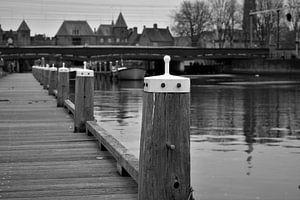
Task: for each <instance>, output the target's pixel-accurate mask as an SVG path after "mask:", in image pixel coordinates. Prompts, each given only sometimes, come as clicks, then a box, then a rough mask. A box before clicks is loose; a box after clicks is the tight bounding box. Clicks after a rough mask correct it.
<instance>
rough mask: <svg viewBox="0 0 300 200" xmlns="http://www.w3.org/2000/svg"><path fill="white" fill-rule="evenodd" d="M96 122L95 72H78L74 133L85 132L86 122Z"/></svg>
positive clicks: (85, 70)
mask: <svg viewBox="0 0 300 200" xmlns="http://www.w3.org/2000/svg"><path fill="white" fill-rule="evenodd" d="M92 120H94V71H93V70H87V69H86V62H84V69H83V70H77V71H76V83H75V119H74V131H75V132H85V123H86V121H92Z"/></svg>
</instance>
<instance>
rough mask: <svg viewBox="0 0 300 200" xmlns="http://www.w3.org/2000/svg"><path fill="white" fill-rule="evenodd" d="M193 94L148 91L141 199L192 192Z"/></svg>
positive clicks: (183, 196) (182, 196) (184, 195)
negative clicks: (191, 133)
mask: <svg viewBox="0 0 300 200" xmlns="http://www.w3.org/2000/svg"><path fill="white" fill-rule="evenodd" d="M189 105H190V96H189V93H150V92H145V93H144V99H143V117H142V133H141V143H140V160H139V182H138V185H139V194H138V195H139V199H140V200H142V199H143V200H156V199H166V200H171V199H174V200H175V199H176V200H177V199H178V200H179V199H188V196H189V195H190V140H189V137H190V133H189V129H190V128H189V127H190V126H189V122H190V121H189Z"/></svg>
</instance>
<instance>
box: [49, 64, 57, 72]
mask: <svg viewBox="0 0 300 200" xmlns="http://www.w3.org/2000/svg"><path fill="white" fill-rule="evenodd" d="M49 70H50V71H53V72H54V71H57V68H56V67H54V64H52V67H51V68H50V69H49Z"/></svg>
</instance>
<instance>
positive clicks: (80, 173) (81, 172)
mask: <svg viewBox="0 0 300 200" xmlns="http://www.w3.org/2000/svg"><path fill="white" fill-rule="evenodd" d="M0 138H1V139H0V155H1V157H0V200H1V199H19V198H22V199H45V200H46V199H47V200H49V199H50V200H51V199H56V200H57V199H58V200H60V199H72V200H77V199H85V200H89V199H137V185H136V183H135V182H134V181H133V180H132V178H130V177H121V176H119V175H118V173H117V169H116V161H115V160H114V159H113V157H112V156H111V155H110V154H109V153H107V152H103V151H99V149H98V145H97V142H96V141H95V140H94V138H92V137H89V136H87V135H86V134H83V133H73V120H72V118H71V117H70V116H69V115H68V114H67V112H66V111H65V110H64V109H62V108H57V107H56V101H55V99H54V98H53V97H51V96H48V94H47V91H46V90H42V87H41V86H40V85H39V84H38V82H36V81H35V80H34V78H33V76H32V75H31V74H12V75H8V76H7V77H4V78H2V79H0Z"/></svg>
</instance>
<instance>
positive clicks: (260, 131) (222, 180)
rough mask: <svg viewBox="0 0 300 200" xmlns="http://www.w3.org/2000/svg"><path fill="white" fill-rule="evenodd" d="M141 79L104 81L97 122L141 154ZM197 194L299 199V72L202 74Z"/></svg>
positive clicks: (195, 147)
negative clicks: (290, 74) (292, 74)
mask: <svg viewBox="0 0 300 200" xmlns="http://www.w3.org/2000/svg"><path fill="white" fill-rule="evenodd" d="M142 85H143V83H142V82H118V83H114V84H107V83H106V84H103V83H101V85H98V86H97V88H98V89H99V90H98V91H96V95H95V98H96V101H95V104H96V106H95V115H96V119H97V120H98V123H99V124H100V125H101V126H102V127H103V128H105V129H106V130H108V131H109V132H110V133H111V134H113V135H114V136H115V137H116V138H117V139H118V140H120V141H121V142H122V143H123V144H124V145H125V146H126V147H127V148H129V149H130V151H131V153H133V154H134V155H136V156H137V157H138V156H139V139H140V130H141V120H142V95H143V90H142ZM191 163H192V175H191V177H192V186H193V189H194V196H195V198H196V199H201V200H205V199H214V200H224V199H225V200H226V199H228V200H229V199H230V200H232V199H236V200H240V199H243V200H244V199H246V200H247V199H249V200H250V199H251V200H252V199H255V200H256V199H270V200H276V199H278V200H283V199H287V200H293V199H295V200H296V199H297V200H298V199H300V168H299V166H300V77H266V76H233V75H226V76H196V77H192V91H191Z"/></svg>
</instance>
